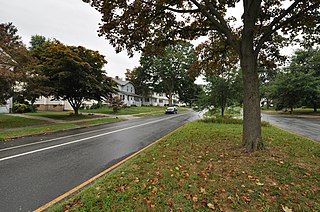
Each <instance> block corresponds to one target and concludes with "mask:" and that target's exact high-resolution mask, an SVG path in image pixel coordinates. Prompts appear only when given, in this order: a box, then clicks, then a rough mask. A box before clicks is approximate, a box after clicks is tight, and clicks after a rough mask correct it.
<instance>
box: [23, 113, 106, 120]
mask: <svg viewBox="0 0 320 212" xmlns="http://www.w3.org/2000/svg"><path fill="white" fill-rule="evenodd" d="M25 115H28V116H41V117H47V118H52V119H58V120H64V121H77V120H83V119H93V118H99V117H101V116H97V115H82V114H79V115H77V116H76V115H74V114H73V113H72V112H35V113H26V114H25Z"/></svg>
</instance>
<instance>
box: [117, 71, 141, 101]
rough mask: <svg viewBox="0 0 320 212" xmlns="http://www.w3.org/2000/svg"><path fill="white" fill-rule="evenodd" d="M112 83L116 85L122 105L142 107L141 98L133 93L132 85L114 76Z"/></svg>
mask: <svg viewBox="0 0 320 212" xmlns="http://www.w3.org/2000/svg"><path fill="white" fill-rule="evenodd" d="M113 81H115V82H116V83H117V85H118V90H119V92H118V94H116V95H115V96H118V97H119V98H120V99H121V100H122V102H123V104H125V105H127V106H138V107H141V105H142V97H141V96H140V95H137V94H136V93H135V88H134V85H133V84H132V83H131V82H130V81H124V80H122V79H120V78H119V77H118V76H116V77H115V78H114V79H113Z"/></svg>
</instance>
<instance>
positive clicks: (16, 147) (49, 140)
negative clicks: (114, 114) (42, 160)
mask: <svg viewBox="0 0 320 212" xmlns="http://www.w3.org/2000/svg"><path fill="white" fill-rule="evenodd" d="M126 124H128V123H126ZM117 127H121V126H112V127H108V128H104V129H97V130H91V131H88V132H82V133H77V134H73V135H66V136H62V137H58V138H52V139H48V140H43V141H38V142H33V143H30V144H23V145H19V146H13V147H8V148H4V149H0V152H4V151H8V150H12V149H18V148H22V147H26V146H33V145H36V144H45V143H48V142H51V141H56V140H61V139H65V138H72V137H76V136H79V135H85V134H90V133H95V132H100V131H105V130H109V129H112V128H117Z"/></svg>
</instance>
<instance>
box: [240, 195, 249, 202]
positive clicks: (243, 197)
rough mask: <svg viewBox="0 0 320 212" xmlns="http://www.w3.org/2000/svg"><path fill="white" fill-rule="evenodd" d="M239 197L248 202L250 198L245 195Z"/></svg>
mask: <svg viewBox="0 0 320 212" xmlns="http://www.w3.org/2000/svg"><path fill="white" fill-rule="evenodd" d="M241 199H242V200H243V201H245V202H250V201H251V199H250V198H249V197H246V196H242V197H241Z"/></svg>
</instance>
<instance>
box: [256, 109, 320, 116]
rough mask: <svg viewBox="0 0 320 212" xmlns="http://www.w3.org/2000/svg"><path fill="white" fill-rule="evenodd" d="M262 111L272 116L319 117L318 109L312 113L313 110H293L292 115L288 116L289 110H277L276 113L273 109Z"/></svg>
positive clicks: (319, 110)
mask: <svg viewBox="0 0 320 212" xmlns="http://www.w3.org/2000/svg"><path fill="white" fill-rule="evenodd" d="M262 111H264V112H268V113H274V114H285V115H293V116H294V115H312V116H320V109H318V111H317V112H314V111H313V108H294V109H293V112H292V114H290V112H289V110H287V111H285V110H279V111H276V110H275V109H274V108H269V109H266V108H262Z"/></svg>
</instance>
